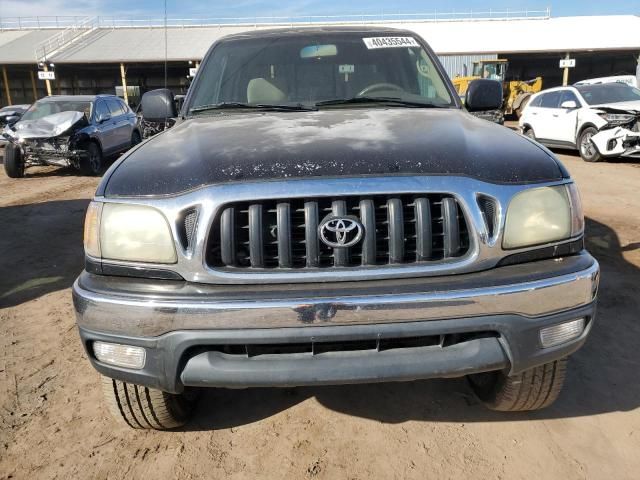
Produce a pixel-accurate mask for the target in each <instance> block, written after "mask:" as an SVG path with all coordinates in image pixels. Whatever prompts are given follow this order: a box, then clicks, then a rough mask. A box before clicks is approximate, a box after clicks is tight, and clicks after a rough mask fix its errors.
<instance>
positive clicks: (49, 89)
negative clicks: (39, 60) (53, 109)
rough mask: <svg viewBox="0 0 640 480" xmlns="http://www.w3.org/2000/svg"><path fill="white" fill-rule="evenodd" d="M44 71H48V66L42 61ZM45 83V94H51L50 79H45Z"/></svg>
mask: <svg viewBox="0 0 640 480" xmlns="http://www.w3.org/2000/svg"><path fill="white" fill-rule="evenodd" d="M44 71H45V72H48V71H49V66H48V65H47V61H46V60H45V61H44ZM45 83H46V84H47V96H51V81H49V80H45Z"/></svg>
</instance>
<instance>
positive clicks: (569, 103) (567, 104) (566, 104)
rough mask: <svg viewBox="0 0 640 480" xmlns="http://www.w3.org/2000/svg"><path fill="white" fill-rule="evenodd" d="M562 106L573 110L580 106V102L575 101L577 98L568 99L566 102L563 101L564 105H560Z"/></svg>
mask: <svg viewBox="0 0 640 480" xmlns="http://www.w3.org/2000/svg"><path fill="white" fill-rule="evenodd" d="M560 108H565V109H567V110H573V109H574V108H578V104H577V103H576V102H575V100H567V101H566V102H562V105H560Z"/></svg>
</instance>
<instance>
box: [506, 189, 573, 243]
mask: <svg viewBox="0 0 640 480" xmlns="http://www.w3.org/2000/svg"><path fill="white" fill-rule="evenodd" d="M583 230H584V217H583V214H582V206H581V204H580V195H579V194H578V190H577V189H576V186H575V184H573V183H571V184H567V185H560V186H557V187H542V188H532V189H530V190H524V191H522V192H520V193H518V194H517V195H516V196H515V197H513V199H512V200H511V203H510V204H509V208H508V210H507V219H506V224H505V230H504V237H503V240H502V246H503V248H505V249H510V248H521V247H528V246H532V245H542V244H545V243H551V242H555V241H559V240H566V239H569V238H573V237H576V236H578V235H580V234H581V233H582V232H583Z"/></svg>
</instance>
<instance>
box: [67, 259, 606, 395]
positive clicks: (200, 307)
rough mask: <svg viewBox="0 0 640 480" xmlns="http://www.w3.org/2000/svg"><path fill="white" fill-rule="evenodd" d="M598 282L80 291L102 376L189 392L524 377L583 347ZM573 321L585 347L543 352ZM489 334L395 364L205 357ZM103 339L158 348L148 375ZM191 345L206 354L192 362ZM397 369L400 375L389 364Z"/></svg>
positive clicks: (552, 271) (445, 281)
mask: <svg viewBox="0 0 640 480" xmlns="http://www.w3.org/2000/svg"><path fill="white" fill-rule="evenodd" d="M598 281H599V266H598V263H597V262H596V261H595V259H593V258H592V257H591V256H590V255H588V254H587V253H583V254H580V255H576V256H572V257H566V258H563V259H559V260H545V261H540V262H532V263H528V264H522V265H513V266H508V267H501V268H497V269H493V270H490V271H486V272H479V273H474V274H467V275H459V276H449V277H446V278H429V279H426V278H422V279H412V280H386V281H380V282H344V283H332V284H329V285H326V284H313V285H310V284H304V285H271V286H266V285H264V286H252V287H251V290H249V289H247V288H246V287H240V286H233V287H231V286H220V287H216V286H212V285H194V284H189V283H185V282H168V281H158V280H155V281H143V280H136V279H124V278H120V277H106V276H95V275H91V274H88V273H83V274H82V275H81V276H80V277H79V278H78V280H77V281H76V283H75V284H74V287H73V297H74V304H75V308H76V311H77V322H78V326H79V327H80V334H81V337H82V338H83V343H84V345H85V348H86V349H87V352H88V353H89V357H90V359H91V361H92V362H93V364H94V366H95V367H96V368H97V369H98V370H99V371H101V372H102V373H104V374H105V375H108V376H112V377H114V378H121V379H123V380H126V381H131V382H133V383H141V384H146V385H149V386H152V387H156V388H161V389H163V390H167V391H180V389H181V388H182V387H183V386H184V385H201V386H234V387H245V386H266V385H290V384H296V385H301V384H315V383H323V384H324V383H355V382H358V381H382V380H408V379H417V378H431V377H434V376H437V377H446V376H459V375H465V374H468V373H475V372H478V371H489V370H496V369H502V368H509V369H510V371H511V372H517V371H521V370H523V369H526V368H530V367H531V366H534V365H536V364H541V363H546V362H548V361H551V360H554V359H556V358H560V357H562V356H565V355H568V354H569V353H572V352H573V351H574V350H576V349H577V348H579V346H580V345H581V344H582V342H584V340H585V338H586V335H587V334H588V331H589V329H590V327H591V324H592V320H593V318H594V315H595V299H596V294H597V288H598ZM576 317H584V318H586V319H587V323H588V328H587V329H586V330H585V332H584V334H583V335H582V336H581V337H580V338H579V339H576V340H575V341H573V342H571V343H570V344H568V345H563V346H560V347H555V348H551V349H542V348H541V347H540V345H539V340H538V334H539V329H540V328H542V327H544V326H547V325H551V324H554V323H559V322H562V321H567V320H571V319H573V318H576ZM485 331H491V332H495V333H496V338H493V339H485V338H482V339H476V340H472V341H470V342H467V343H466V344H464V345H462V346H457V347H456V349H452V348H449V349H445V348H441V349H439V350H438V349H434V348H432V347H427V350H416V351H412V352H409V351H408V350H407V352H404V353H403V354H402V355H401V356H395V357H393V356H391V355H390V354H388V353H386V354H385V355H388V356H387V357H384V355H382V353H377V354H375V355H377V356H376V357H375V358H374V357H369V354H367V355H363V356H360V357H357V358H353V355H347V357H344V358H342V357H339V356H338V357H339V358H332V361H329V359H328V357H324V359H323V361H324V364H323V363H321V362H319V361H320V358H318V359H316V360H309V359H305V361H306V362H307V363H300V360H301V359H299V358H297V359H293V358H292V360H295V362H292V363H286V362H285V363H284V364H283V363H282V357H281V358H280V359H279V360H278V361H279V362H281V363H277V364H274V363H271V364H268V363H267V364H264V363H260V362H258V361H256V360H248V361H246V362H243V363H230V362H231V359H230V358H224V357H220V356H219V355H218V354H216V353H211V352H203V351H202V347H203V346H207V345H229V344H242V343H254V344H255V343H262V344H264V343H274V344H283V343H284V344H288V343H302V342H317V341H335V340H344V339H345V338H346V339H349V340H360V339H371V338H397V337H407V336H423V335H444V334H451V333H473V332H485ZM95 340H102V341H108V342H113V343H123V344H131V345H140V346H144V347H145V348H147V349H148V351H149V352H151V353H150V354H148V359H149V362H150V363H149V365H148V366H147V367H148V368H147V367H145V371H139V372H134V371H127V370H126V369H119V368H115V367H109V366H107V365H104V364H101V363H100V362H98V361H97V360H96V359H95V358H94V356H93V354H92V350H91V343H92V342H93V341H95ZM194 349H195V350H197V351H198V355H195V356H194V357H193V358H191V357H189V358H186V357H185V355H187V356H188V355H189V353H188V352H193V351H194ZM348 353H349V354H352V353H353V352H348ZM405 354H406V355H405ZM407 355H409V356H407ZM264 360H268V359H266V357H265V359H264ZM233 361H234V362H238V359H237V358H234V359H233ZM212 362H213V363H215V365H213V364H212ZM336 362H337V363H336ZM345 362H346V363H345ZM388 362H391V363H390V364H391V365H392V368H386V369H385V368H382V366H383V365H388V364H389V363H388ZM394 362H396V363H394ZM474 362H475V363H474ZM321 365H325V366H326V368H325V369H323V368H321ZM340 365H342V366H344V365H349V368H346V369H343V368H342V367H340V371H339V372H337V371H336V370H335V369H336V368H337V367H338V366H340ZM354 365H361V368H356V367H354ZM376 365H378V367H379V368H378V367H376ZM447 365H448V366H449V368H447ZM278 368H279V369H280V370H278ZM304 368H308V372H307V373H304V371H303V370H304ZM318 368H320V370H321V371H318V370H317V369H318ZM234 371H235V372H237V374H238V375H237V376H234V374H233V372H234ZM269 371H271V372H272V377H270V376H269V375H268V374H267V372H269ZM203 372H208V373H209V374H210V375H211V376H207V375H206V374H203ZM243 372H244V373H243ZM376 372H377V373H376ZM381 372H386V373H381ZM338 374H339V375H338ZM336 375H338V376H336ZM305 378H306V379H307V381H304V380H305ZM234 379H235V380H234ZM287 379H289V380H288V381H287Z"/></svg>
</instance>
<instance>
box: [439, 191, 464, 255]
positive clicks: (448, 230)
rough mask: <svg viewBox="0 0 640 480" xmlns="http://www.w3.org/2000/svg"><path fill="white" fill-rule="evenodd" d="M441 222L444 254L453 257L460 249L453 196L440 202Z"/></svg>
mask: <svg viewBox="0 0 640 480" xmlns="http://www.w3.org/2000/svg"><path fill="white" fill-rule="evenodd" d="M442 223H443V229H444V256H445V257H453V256H455V255H456V254H457V253H458V250H460V229H459V228H458V204H457V203H456V201H455V200H454V199H453V198H445V199H444V200H443V202H442Z"/></svg>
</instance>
